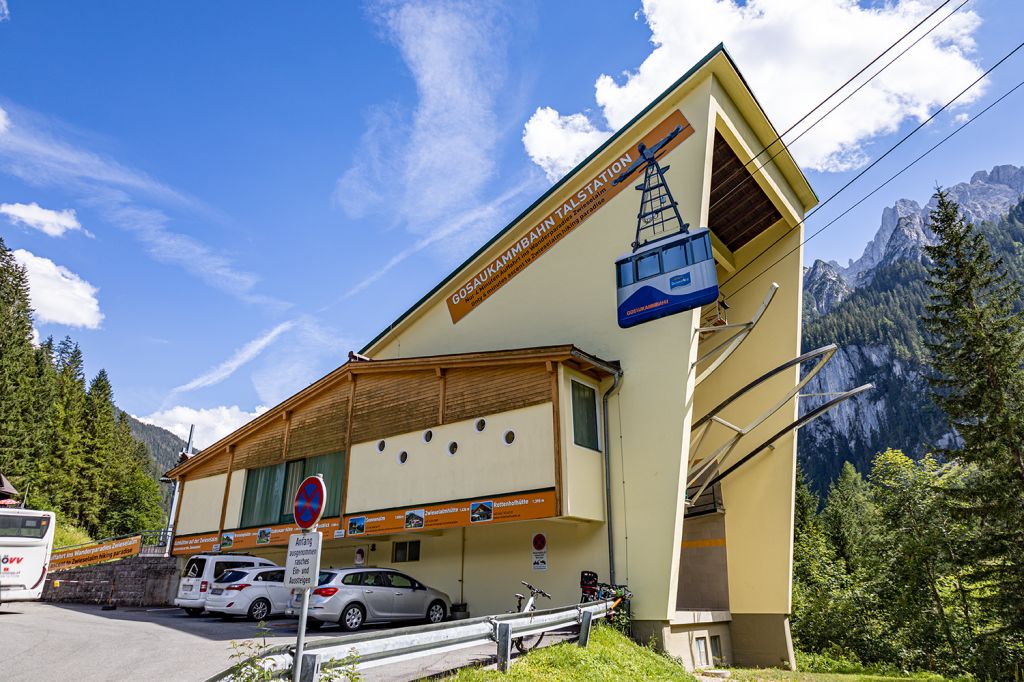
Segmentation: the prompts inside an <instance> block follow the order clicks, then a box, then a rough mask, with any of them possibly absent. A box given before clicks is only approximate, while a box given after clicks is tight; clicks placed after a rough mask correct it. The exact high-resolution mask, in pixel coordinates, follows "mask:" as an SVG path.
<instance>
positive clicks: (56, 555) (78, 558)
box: [49, 535, 142, 572]
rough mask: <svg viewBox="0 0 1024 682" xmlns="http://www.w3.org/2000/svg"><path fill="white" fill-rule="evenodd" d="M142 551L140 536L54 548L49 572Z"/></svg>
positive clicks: (99, 562) (100, 562)
mask: <svg viewBox="0 0 1024 682" xmlns="http://www.w3.org/2000/svg"><path fill="white" fill-rule="evenodd" d="M141 551H142V536H141V535H133V536H132V537H130V538H122V539H120V540H111V541H110V542H100V543H95V544H91V545H83V546H82V547H70V548H68V549H55V550H54V551H53V553H52V554H51V555H50V565H49V570H50V572H53V571H63V570H66V569H69V568H78V567H79V566H91V565H93V564H102V563H103V562H104V561H111V560H113V559H123V558H125V557H129V556H135V555H136V554H138V553H139V552H141Z"/></svg>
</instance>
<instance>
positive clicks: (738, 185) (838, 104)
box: [709, 0, 971, 210]
mask: <svg viewBox="0 0 1024 682" xmlns="http://www.w3.org/2000/svg"><path fill="white" fill-rule="evenodd" d="M970 1H971V0H963V2H961V3H960V4H959V5H957V6H956V7H954V8H953V11H952V12H950V13H949V14H947V15H946V16H944V17H943V18H942V19H940V20H939V21H938V22H937V23H936V24H935V25H934V26H932V27H931V28H929V29H928V30H927V31H925V32H924V33H922V34H921V35H920V36H918V37H917V39H916V40H914V42H912V43H910V44H909V45H907V46H906V47H905V48H903V50H902V51H901V52H900V53H899V54H897V55H896V56H895V57H893V58H892V59H890V60H889V61H888V62H886V64H885V66H883V67H882V68H880V69H879V70H878V71H876V72H875V73H874V74H873V75H872V76H871V77H870V78H868V79H867V80H865V81H864V82H863V83H861V84H860V85H858V86H857V87H856V88H854V89H853V90H852V91H851V92H850V93H848V94H847V95H846V96H845V97H843V98H842V99H841V100H839V101H838V102H836V103H835V104H834V105H833V106H832V108H830V109H829V110H828V111H826V112H825V113H824V114H822V115H821V116H819V117H818V119H817V120H816V121H814V123H812V124H811V125H809V126H807V127H806V128H804V129H803V130H802V131H800V134H799V135H797V136H796V137H794V138H793V139H792V140H790V141H789V142H783V143H782V148H781V149H779V150H778V151H777V152H775V153H774V154H772V155H771V156H770V157H768V159H767V160H766V161H765V162H764V163H762V164H761V165H759V166H758V167H757V168H755V169H754V170H753V171H752V172H751V173H750V175H749V176H747V177H744V178H743V179H741V180H740V181H739V182H737V183H736V185H735V186H734V187H733V188H732V189H730V190H729V191H728V192H726V193H725V195H724V196H721V197H719V198H718V199H716V200H715V202H714V203H713V204H711V206H710V208H709V210H711V209H713V208H715V206H718V205H719V204H720V203H722V202H723V201H725V200H726V199H728V198H729V197H730V196H732V195H733V194H734V193H735V192H737V191H738V190H739V189H741V188H742V187H743V186H744V184H745V183H746V182H747V179H748V178H753V176H754V174H755V173H757V172H758V171H760V170H763V169H764V168H766V167H767V166H768V164H769V163H771V162H772V161H774V160H775V159H776V158H777V157H778V156H779V155H780V154H782V152H784V151H788V150H789V148H790V146H792V145H793V144H794V143H795V142H796V141H798V140H799V139H800V138H802V137H803V136H804V135H806V134H807V133H809V132H810V131H811V129H812V128H814V127H815V126H816V125H818V124H819V123H821V122H822V121H824V120H825V118H826V117H828V116H829V115H830V114H832V112H834V111H835V110H836V109H838V108H839V107H841V106H842V105H843V104H845V103H846V102H848V101H849V100H850V98H851V97H853V96H854V95H856V94H857V93H858V92H860V91H861V90H863V89H864V88H865V87H866V86H867V85H868V83H870V82H871V81H873V80H874V79H875V78H877V77H878V76H880V75H881V74H882V72H883V71H885V70H886V69H888V68H889V67H890V66H892V65H893V64H894V63H895V62H896V60H898V59H899V58H900V57H902V56H903V55H905V54H906V53H907V52H909V51H910V50H911V48H913V47H914V46H915V45H917V44H918V43H920V42H921V41H922V40H924V39H925V38H927V37H928V36H929V35H930V34H931V32H932V31H934V30H935V29H937V28H938V27H939V26H942V24H943V23H945V21H946V20H947V19H949V18H950V17H951V16H953V15H954V14H956V13H957V12H959V11H960V9H961V8H962V7H963V6H964V5H966V4H967V3H968V2H970ZM945 4H946V3H943V4H941V5H939V6H938V7H936V8H935V10H934V11H932V13H931V14H929V15H928V16H927V17H925V18H924V19H922V20H921V21H920V22H918V24H917V25H916V26H914V28H912V29H910V30H909V31H908V32H907V33H904V34H903V36H902V37H901V38H900V39H899V40H897V41H896V42H895V43H893V44H892V45H890V46H889V47H888V48H886V50H885V51H884V52H882V53H881V54H879V55H878V57H876V58H875V59H874V60H872V62H871V63H870V64H868V66H865V67H864V68H863V69H861V70H860V71H859V72H858V73H857V74H856V75H854V76H853V77H852V78H851V79H850V80H848V81H846V83H844V84H843V85H842V87H840V88H839V89H838V90H836V91H835V92H833V93H832V94H831V95H829V96H828V97H826V98H825V99H824V100H822V102H821V103H820V104H818V105H817V106H816V107H814V109H811V110H810V111H809V112H807V114H806V115H804V117H803V118H801V119H800V120H799V121H797V122H796V123H794V124H793V125H791V126H790V127H789V128H788V129H787V130H786V131H785V132H784V133H782V135H779V136H778V137H776V138H775V139H774V140H773V141H772V142H771V143H770V144H769V145H768V146H767V147H765V148H764V149H762V150H761V151H760V152H758V153H757V155H756V156H754V157H753V158H751V159H750V160H749V161H747V162H746V163H745V164H743V167H742V168H738V169H736V170H735V171H733V172H732V174H731V175H730V176H729V177H728V178H726V179H725V180H724V181H723V182H722V184H725V183H728V182H731V181H732V179H733V178H735V177H736V176H738V175H740V174H742V173H743V171H744V170H745V169H746V168H747V166H749V165H750V164H751V163H752V162H753V161H755V160H756V159H757V157H759V156H761V154H764V153H765V152H766V151H768V150H769V149H770V148H771V147H772V146H774V144H775V143H776V142H781V141H782V138H783V137H785V136H786V135H788V134H789V133H790V132H792V130H793V129H794V128H796V127H797V126H798V125H799V124H800V123H801V122H803V121H804V120H806V119H807V118H808V117H809V116H810V115H811V114H813V113H814V112H815V111H816V110H817V109H819V108H821V106H822V105H823V104H825V102H828V101H829V100H830V99H832V98H833V97H834V96H835V95H836V94H837V93H838V92H839V91H840V90H842V89H843V88H845V87H846V86H847V85H849V84H850V82H851V81H853V79H855V78H856V77H857V76H859V75H860V74H862V73H864V71H866V70H867V68H868V67H869V66H871V64H874V63H875V62H877V61H878V59H879V58H881V57H882V55H884V54H885V53H886V52H888V51H889V50H891V49H892V48H893V47H895V46H896V45H898V44H899V43H900V42H901V41H903V40H904V39H905V38H906V37H907V36H908V35H910V34H911V33H913V32H914V31H915V30H917V28H918V27H919V26H920V25H921V24H922V23H924V22H925V21H927V20H928V19H930V18H931V17H932V16H934V15H935V13H936V12H938V11H939V10H940V9H942V7H943V6H945Z"/></svg>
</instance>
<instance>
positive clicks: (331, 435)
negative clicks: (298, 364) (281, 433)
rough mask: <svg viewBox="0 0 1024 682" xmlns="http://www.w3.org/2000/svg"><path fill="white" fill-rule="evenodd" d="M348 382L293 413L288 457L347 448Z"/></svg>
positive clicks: (312, 455) (311, 455) (313, 454)
mask: <svg viewBox="0 0 1024 682" xmlns="http://www.w3.org/2000/svg"><path fill="white" fill-rule="evenodd" d="M349 390H350V388H349V385H348V383H347V382H346V383H344V384H339V385H338V386H337V387H335V388H332V389H331V390H329V391H325V392H324V393H323V394H322V395H319V396H317V397H316V398H315V399H313V400H311V401H309V402H308V403H306V404H305V405H302V406H301V407H299V408H297V409H296V410H295V412H294V413H292V421H291V430H290V431H289V433H288V452H287V454H286V455H285V458H286V459H299V458H303V457H314V456H316V455H323V454H325V453H328V452H340V451H343V450H346V449H347V447H348V443H346V442H345V438H346V435H347V432H348V394H349Z"/></svg>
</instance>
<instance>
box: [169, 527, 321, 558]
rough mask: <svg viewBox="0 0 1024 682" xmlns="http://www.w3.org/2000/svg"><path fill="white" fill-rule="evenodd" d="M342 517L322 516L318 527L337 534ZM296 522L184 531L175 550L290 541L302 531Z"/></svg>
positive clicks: (215, 549)
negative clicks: (218, 530)
mask: <svg viewBox="0 0 1024 682" xmlns="http://www.w3.org/2000/svg"><path fill="white" fill-rule="evenodd" d="M340 521H341V520H340V519H337V518H334V519H323V520H322V521H320V524H319V525H318V526H317V529H318V530H320V531H321V532H323V534H324V537H325V538H327V539H328V540H330V539H332V538H334V534H335V531H337V530H338V529H339V528H341V523H340ZM300 531H301V529H300V528H299V527H298V526H296V525H295V524H294V523H285V524H279V525H276V526H264V527H262V528H244V529H241V530H226V531H224V533H223V534H221V535H218V534H217V533H198V534H196V535H181V536H178V537H176V538H174V545H173V548H172V550H171V553H172V554H203V553H204V552H218V551H219V552H236V551H242V550H249V549H255V548H258V547H268V546H273V545H287V544H288V536H290V535H292V534H293V533H298V532H300Z"/></svg>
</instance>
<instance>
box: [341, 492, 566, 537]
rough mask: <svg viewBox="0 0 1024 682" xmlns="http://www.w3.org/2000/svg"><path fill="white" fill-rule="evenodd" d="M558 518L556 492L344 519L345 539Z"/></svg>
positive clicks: (503, 497)
mask: <svg viewBox="0 0 1024 682" xmlns="http://www.w3.org/2000/svg"><path fill="white" fill-rule="evenodd" d="M554 515H555V491H554V489H551V490H541V491H539V492H531V493H519V494H512V495H501V496H497V497H481V498H479V499H476V500H469V501H465V502H450V503H443V504H432V505H429V506H427V505H425V506H423V507H415V508H413V507H410V508H407V509H391V510H388V511H380V512H366V513H365V514H359V515H351V516H346V517H345V535H346V536H348V537H350V538H351V537H358V536H361V535H385V534H388V533H407V532H409V531H417V530H438V529H440V528H460V527H463V526H485V525H487V524H488V523H502V522H505V521H526V520H529V519H544V518H548V517H551V516H554Z"/></svg>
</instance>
